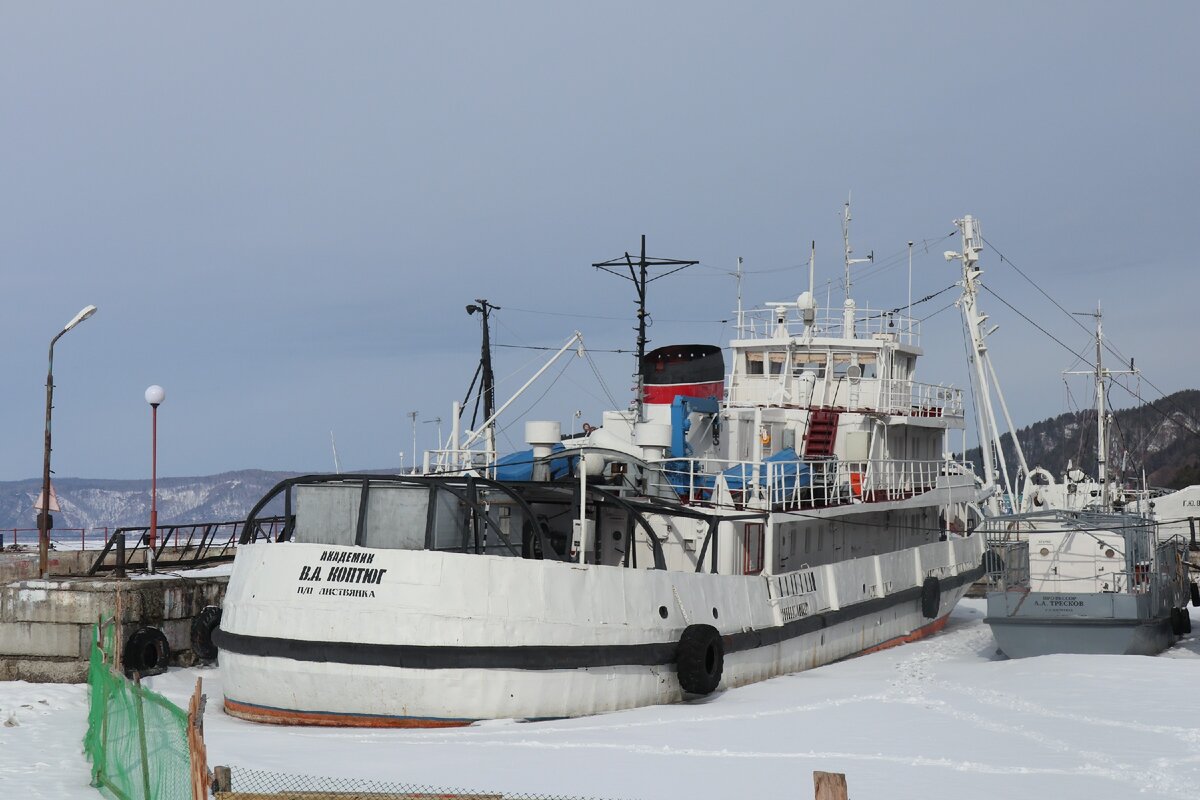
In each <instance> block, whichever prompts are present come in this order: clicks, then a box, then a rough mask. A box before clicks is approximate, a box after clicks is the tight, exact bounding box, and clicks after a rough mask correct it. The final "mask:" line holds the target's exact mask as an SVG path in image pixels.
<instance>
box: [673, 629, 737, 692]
mask: <svg viewBox="0 0 1200 800" xmlns="http://www.w3.org/2000/svg"><path fill="white" fill-rule="evenodd" d="M675 665H676V667H677V669H678V673H679V685H680V687H681V688H682V689H683V690H684V691H685V692H687V693H689V694H712V693H713V692H714V691H715V690H716V688H717V686H719V685H720V683H721V673H722V672H724V670H725V644H724V643H723V642H722V641H721V633H720V632H719V631H718V630H717V629H716V628H714V627H713V626H712V625H688V626H687V627H686V628H684V629H683V636H681V637H679V649H678V650H677V651H676V655H675Z"/></svg>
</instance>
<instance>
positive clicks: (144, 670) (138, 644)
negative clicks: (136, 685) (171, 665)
mask: <svg viewBox="0 0 1200 800" xmlns="http://www.w3.org/2000/svg"><path fill="white" fill-rule="evenodd" d="M121 659H122V662H121V663H122V665H123V666H124V667H125V674H126V675H133V674H134V673H137V674H139V675H141V676H142V677H146V676H149V675H158V674H160V673H163V672H166V671H167V664H168V662H169V661H170V660H171V645H170V644H168V643H167V637H166V636H164V635H163V632H162V631H160V630H159V629H158V628H151V627H149V626H144V627H141V628H138V629H137V630H136V631H134V632H133V633H132V634H131V635H130V636H129V638H128V639H126V640H125V649H124V651H123V652H122V653H121Z"/></svg>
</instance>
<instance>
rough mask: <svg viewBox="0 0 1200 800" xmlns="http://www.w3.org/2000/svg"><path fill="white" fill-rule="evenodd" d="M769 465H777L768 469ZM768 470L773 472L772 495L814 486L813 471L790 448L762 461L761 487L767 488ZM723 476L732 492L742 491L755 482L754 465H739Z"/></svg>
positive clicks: (759, 470) (759, 473)
mask: <svg viewBox="0 0 1200 800" xmlns="http://www.w3.org/2000/svg"><path fill="white" fill-rule="evenodd" d="M767 464H775V466H774V467H773V468H768V467H767ZM768 469H770V471H771V487H770V490H771V493H772V494H777V493H780V492H790V491H792V490H793V489H795V488H796V487H797V486H809V485H811V484H812V469H811V468H810V467H809V466H808V465H807V464H801V463H800V456H799V455H798V454H797V453H796V451H795V450H793V449H792V448H790V447H788V448H786V449H784V450H780V451H779V452H778V453H773V454H772V455H769V456H767V457H766V458H764V459H763V460H762V464H760V465H759V467H758V485H759V486H766V482H767V471H768ZM721 474H722V475H724V476H725V485H726V486H728V487H729V490H730V491H731V492H737V491H741V490H744V489H745V488H746V485H747V484H748V483H750V482H751V481H753V480H754V465H753V464H738V465H737V466H736V467H730V468H729V469H727V470H725V471H724V472H723V473H721Z"/></svg>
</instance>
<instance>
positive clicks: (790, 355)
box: [217, 247, 989, 726]
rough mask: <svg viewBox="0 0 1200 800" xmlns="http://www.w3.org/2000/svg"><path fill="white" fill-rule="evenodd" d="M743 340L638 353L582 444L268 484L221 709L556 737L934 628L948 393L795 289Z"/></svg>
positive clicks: (963, 553)
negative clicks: (585, 718) (402, 470)
mask: <svg viewBox="0 0 1200 800" xmlns="http://www.w3.org/2000/svg"><path fill="white" fill-rule="evenodd" d="M847 259H849V247H847ZM848 283H849V282H848V281H847V284H848ZM737 327H738V332H737V335H736V338H735V339H734V340H733V341H732V342H731V343H730V345H729V350H728V353H729V359H728V360H729V364H728V368H727V367H726V358H725V353H724V351H722V349H720V348H718V347H715V346H712V345H702V344H684V345H673V346H668V347H660V348H658V349H655V350H652V351H650V352H648V353H645V355H644V356H643V357H642V358H641V359H640V363H639V373H638V386H639V389H638V396H637V397H636V398H635V400H636V402H634V403H633V404H631V407H630V408H628V409H618V410H611V411H607V412H605V413H604V414H603V416H602V419H601V420H600V424H599V425H597V426H595V427H593V426H591V425H590V424H589V425H587V426H585V427H584V430H583V432H582V433H579V434H575V435H567V436H564V435H563V434H562V431H561V427H560V425H559V424H558V423H555V422H530V423H526V427H525V431H526V440H527V442H528V443H529V445H530V449H529V450H527V451H524V452H520V453H514V454H510V455H508V456H505V457H502V458H495V457H494V456H493V455H492V454H491V453H490V452H489V448H487V447H485V448H484V450H476V449H472V447H471V445H473V444H475V443H478V442H486V441H487V440H488V439H489V437H488V436H487V435H486V428H487V426H488V425H489V424H490V423H491V420H488V421H486V422H485V424H484V425H483V426H482V427H481V429H480V430H477V431H473V432H468V433H460V432H459V431H458V430H457V429H456V430H455V432H454V435H453V441H454V442H455V443H460V442H461V444H456V445H455V446H454V447H452V448H450V449H446V450H443V451H439V452H437V453H434V454H431V456H430V457H429V460H428V463H430V464H433V465H441V469H440V470H436V471H431V472H430V474H425V475H419V476H414V475H388V476H381V475H320V476H304V477H301V478H296V479H292V480H289V481H285V482H284V483H282V484H280V486H279V487H277V488H276V490H275V491H274V492H273V493H272V494H271V495H269V496H268V497H266V498H264V499H263V503H262V504H260V505H261V506H265V504H266V503H267V502H269V501H270V500H271V499H273V497H275V496H278V495H282V496H283V497H284V498H285V505H286V513H287V515H288V516H289V518H290V519H291V522H290V524H289V527H288V530H287V531H286V532H285V535H284V536H283V537H282V538H283V540H284V541H280V542H271V543H267V542H254V541H253V537H252V535H251V534H250V531H251V530H252V529H251V528H247V536H246V537H245V541H244V542H243V544H244V545H247V546H243V547H241V548H239V552H238V557H237V562H236V565H235V570H234V575H233V578H232V580H231V582H230V586H229V592H228V594H227V596H226V606H225V613H224V617H223V620H222V624H221V631H220V632H219V633H218V636H217V641H218V643H219V645H220V647H221V648H222V652H221V663H222V668H223V679H224V686H225V692H226V701H225V706H226V709H227V710H228V711H229V712H230V713H232V714H235V715H238V716H243V717H246V718H250V719H256V720H262V721H272V722H294V723H295V722H298V723H310V724H336V725H396V726H424V725H452V724H464V723H466V722H470V721H473V720H480V719H493V718H502V717H520V718H545V717H563V716H576V715H580V714H590V713H597V712H602V711H609V710H615V709H619V708H628V707H633V706H639V705H647V704H652V703H663V702H672V701H677V700H680V699H683V698H685V697H687V696H694V695H701V694H708V693H711V692H713V691H715V690H717V689H718V688H722V687H733V686H738V685H742V684H745V683H749V682H753V681H756V680H762V679H765V678H769V677H772V676H774V675H780V674H784V673H787V672H794V671H797V670H801V669H806V668H809V667H814V666H818V665H820V664H824V663H828V662H830V661H833V660H837V659H840V658H845V657H847V656H851V655H854V654H856V653H861V652H864V651H867V650H871V649H874V648H879V647H885V646H890V645H894V644H900V643H903V642H905V641H909V640H911V639H914V638H918V637H920V636H923V635H927V634H929V633H932V632H935V631H937V630H938V629H940V628H941V626H943V625H944V624H945V622H946V619H947V617H948V615H949V613H950V611H951V609H952V608H953V606H954V604H955V603H956V602H957V601H958V599H959V598H961V596H962V595H963V594H964V593H965V591H966V589H967V587H968V585H969V584H970V583H971V582H972V581H974V580H975V579H976V578H978V577H979V576H980V575H981V574H982V572H983V569H982V556H983V542H982V539H981V537H980V536H979V535H976V534H974V533H972V529H973V527H974V524H975V522H976V521H977V520H978V517H979V514H978V511H977V506H978V503H980V502H981V501H982V500H983V499H984V498H985V497H986V495H987V494H988V491H989V490H987V489H986V488H984V487H982V486H981V485H980V484H979V482H978V481H977V480H976V478H975V477H974V474H973V472H972V471H971V469H970V467H969V465H965V464H963V463H961V462H958V461H955V460H953V459H952V458H951V457H950V456H949V455H948V452H949V450H950V448H949V446H948V441H947V440H948V435H949V433H950V432H952V431H956V430H961V429H962V428H963V425H964V416H963V401H962V394H961V392H960V390H958V389H956V388H954V387H951V386H948V385H944V384H930V383H922V382H920V381H919V380H918V379H917V362H918V360H919V358H920V357H921V355H922V351H921V349H920V347H919V323H917V322H916V321H914V320H912V319H910V318H909V317H908V316H906V315H901V314H899V313H898V312H897V311H875V310H870V309H865V308H858V307H857V305H856V304H855V303H854V301H852V300H847V301H846V302H845V303H844V305H843V306H842V307H841V308H836V309H832V310H829V309H819V308H817V307H816V305H815V303H814V302H813V298H812V292H811V279H810V291H807V292H805V293H803V294H801V295H800V297H799V298H797V299H796V300H794V301H788V302H772V303H768V304H767V305H766V306H765V307H764V308H761V309H756V310H753V311H742V310H740V309H739V314H738V326H737ZM577 338H578V337H572V341H571V342H568V345H567V346H565V347H564V348H563V350H560V351H559V353H558V354H556V356H555V357H556V358H557V357H560V356H561V355H562V354H564V353H566V352H568V351H569V349H570V348H571V347H573V346H576V344H577ZM506 405H507V404H506ZM502 409H503V407H502ZM502 409H501V411H502ZM497 413H501V412H499V411H498V412H497Z"/></svg>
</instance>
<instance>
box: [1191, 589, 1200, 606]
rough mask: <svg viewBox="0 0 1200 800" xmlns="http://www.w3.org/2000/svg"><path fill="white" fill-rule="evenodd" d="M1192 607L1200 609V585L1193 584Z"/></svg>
mask: <svg viewBox="0 0 1200 800" xmlns="http://www.w3.org/2000/svg"><path fill="white" fill-rule="evenodd" d="M1192 605H1194V606H1195V607H1196V608H1200V584H1195V583H1193V584H1192Z"/></svg>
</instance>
